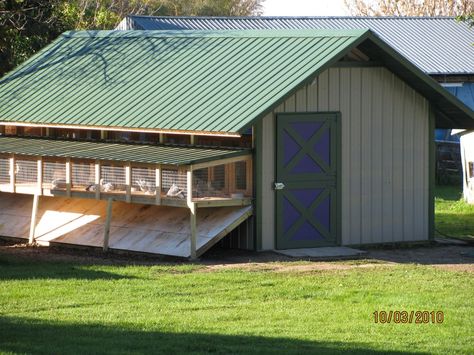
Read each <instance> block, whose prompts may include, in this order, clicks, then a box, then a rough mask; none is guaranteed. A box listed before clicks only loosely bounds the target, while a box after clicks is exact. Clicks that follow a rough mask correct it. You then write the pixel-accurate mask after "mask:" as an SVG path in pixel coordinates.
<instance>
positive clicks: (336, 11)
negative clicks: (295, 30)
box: [263, 0, 349, 16]
mask: <svg viewBox="0 0 474 355" xmlns="http://www.w3.org/2000/svg"><path fill="white" fill-rule="evenodd" d="M263 7H264V10H263V15H264V16H343V15H349V12H348V11H347V10H346V7H345V6H344V0H291V1H288V0H265V1H264V2H263Z"/></svg>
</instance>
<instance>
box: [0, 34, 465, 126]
mask: <svg viewBox="0 0 474 355" xmlns="http://www.w3.org/2000/svg"><path fill="white" fill-rule="evenodd" d="M354 47H359V48H360V49H361V50H362V51H363V52H365V53H366V54H368V55H369V57H370V58H371V59H375V60H378V61H379V62H381V63H382V64H383V65H385V66H387V67H388V68H389V69H390V70H392V71H393V72H394V73H395V74H397V75H399V76H400V77H401V78H402V79H404V80H405V81H406V82H407V83H408V84H409V85H411V86H412V87H413V88H415V89H416V90H418V91H419V92H421V93H422V94H423V95H424V96H425V97H427V98H428V99H429V100H430V101H431V102H432V103H433V105H434V107H435V108H436V109H438V110H439V111H440V114H438V115H437V125H438V126H440V127H441V126H449V127H452V128H474V112H473V111H472V110H470V109H469V108H468V107H466V106H465V105H463V104H462V103H461V102H460V101H459V100H457V99H456V98H455V97H454V96H453V95H451V94H449V93H448V92H447V91H446V90H444V89H443V88H442V87H441V86H439V84H437V83H436V82H435V81H434V80H432V79H431V78H429V77H428V76H427V75H426V74H424V73H423V72H421V71H420V70H419V69H418V68H416V67H415V66H414V65H413V64H411V63H410V62H408V61H407V60H406V59H405V58H403V57H402V56H401V55H400V54H398V53H397V52H396V51H395V50H393V49H392V48H391V47H390V46H388V45H387V44H385V43H384V42H383V41H382V40H380V39H379V38H378V37H377V36H375V35H373V34H372V33H371V32H370V31H368V30H360V29H359V30H240V31H220V30H217V31H85V32H67V33H65V34H63V35H62V36H61V37H59V38H58V39H57V40H56V41H55V42H54V43H53V44H51V45H50V46H48V47H46V48H45V49H44V50H43V51H41V52H40V53H38V54H37V55H36V56H34V57H33V58H31V59H30V60H28V61H27V62H25V63H24V64H23V65H22V66H20V67H19V68H17V69H16V70H14V71H13V72H11V73H9V74H8V75H7V76H5V77H4V78H3V79H1V80H0V122H4V123H6V122H11V123H26V124H40V125H51V126H68V127H72V128H73V127H76V126H82V127H83V126H89V127H91V128H103V129H114V128H118V127H120V128H126V129H130V130H132V129H136V130H144V131H146V130H161V131H176V132H182V131H188V132H189V131H193V132H202V133H210V132H212V133H221V134H238V133H241V132H243V131H245V130H246V129H248V128H249V127H250V126H251V125H252V124H253V122H254V121H255V120H256V119H258V118H259V117H261V116H262V115H263V114H265V113H267V112H269V111H270V110H272V109H273V108H274V107H275V106H276V105H277V104H279V103H280V102H282V100H284V99H285V98H286V97H287V96H288V95H289V94H290V93H292V92H294V91H295V90H296V89H297V88H298V86H300V85H301V84H303V83H305V82H309V81H311V80H313V78H314V77H315V76H316V75H318V74H319V73H320V72H321V71H322V70H325V69H326V68H328V67H329V66H330V65H332V64H333V63H335V62H336V61H337V60H339V59H340V58H342V57H343V56H344V55H345V54H346V53H347V52H349V51H350V50H351V49H352V48H354Z"/></svg>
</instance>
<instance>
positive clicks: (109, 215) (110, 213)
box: [103, 198, 113, 252]
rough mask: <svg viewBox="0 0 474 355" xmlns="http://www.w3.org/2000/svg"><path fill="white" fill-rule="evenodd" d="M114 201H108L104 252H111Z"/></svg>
mask: <svg viewBox="0 0 474 355" xmlns="http://www.w3.org/2000/svg"><path fill="white" fill-rule="evenodd" d="M112 201H113V200H112V199H111V198H109V199H108V200H107V212H106V215H105V226H104V244H103V250H104V252H106V251H108V250H109V235H110V222H111V220H112Z"/></svg>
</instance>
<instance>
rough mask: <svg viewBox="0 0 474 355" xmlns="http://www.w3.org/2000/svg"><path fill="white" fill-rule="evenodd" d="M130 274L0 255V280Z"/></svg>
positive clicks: (102, 277)
mask: <svg viewBox="0 0 474 355" xmlns="http://www.w3.org/2000/svg"><path fill="white" fill-rule="evenodd" d="M125 278H126V279H130V278H134V277H131V276H124V275H118V274H114V273H109V272H105V271H101V270H91V269H87V268H86V267H85V266H84V265H79V264H74V263H66V262H48V261H44V262H43V261H41V262H35V261H30V260H25V259H23V258H22V259H19V260H15V259H14V258H13V257H12V256H5V255H0V281H8V280H32V279H33V280H34V279H56V280H71V279H77V280H118V279H125Z"/></svg>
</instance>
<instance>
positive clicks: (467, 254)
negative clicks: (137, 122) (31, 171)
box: [0, 238, 474, 273]
mask: <svg viewBox="0 0 474 355" xmlns="http://www.w3.org/2000/svg"><path fill="white" fill-rule="evenodd" d="M2 255H3V256H9V255H10V256H14V257H15V259H17V260H18V259H24V260H35V261H53V262H70V263H71V262H72V263H78V264H104V265H170V266H176V265H180V264H183V263H186V264H188V263H189V262H188V261H186V260H183V259H176V258H171V257H160V256H149V255H140V254H131V253H108V254H104V253H103V252H102V251H101V250H100V249H90V248H80V249H77V248H69V247H65V248H63V247H61V248H58V247H42V246H28V245H27V244H25V243H19V242H15V241H6V240H4V239H1V238H0V257H1V256H2ZM196 263H197V264H200V265H202V266H203V267H202V268H199V269H197V270H196V272H213V271H220V270H245V271H249V272H252V271H271V272H282V273H286V272H298V273H307V272H316V271H326V270H350V269H360V268H376V267H392V266H394V265H398V264H421V265H429V266H433V267H437V268H440V269H444V270H450V271H456V272H470V273H474V247H472V246H446V245H434V246H418V247H413V248H400V249H395V248H394V249H368V250H367V254H366V255H365V256H364V259H358V260H343V261H320V260H315V259H310V258H300V259H297V258H291V257H287V256H284V255H280V254H277V253H273V252H259V253H257V252H249V251H243V250H235V249H234V250H231V249H221V248H214V249H212V250H210V251H209V252H208V253H207V254H206V255H205V256H203V257H202V258H201V259H200V260H199V261H198V262H196Z"/></svg>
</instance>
